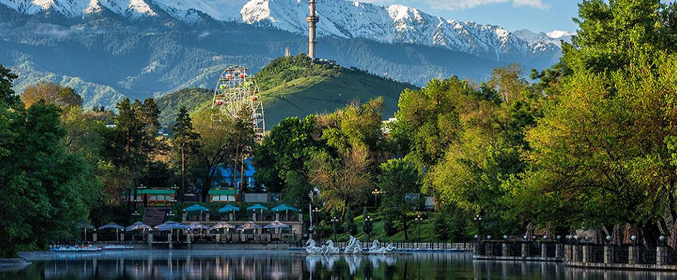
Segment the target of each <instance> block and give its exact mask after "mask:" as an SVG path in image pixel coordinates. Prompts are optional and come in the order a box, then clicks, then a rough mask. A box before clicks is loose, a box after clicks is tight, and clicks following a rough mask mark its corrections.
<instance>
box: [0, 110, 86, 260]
mask: <svg viewBox="0 0 677 280" xmlns="http://www.w3.org/2000/svg"><path fill="white" fill-rule="evenodd" d="M2 106H3V105H0V107H2ZM0 109H4V110H2V111H1V112H0V116H2V119H3V122H0V123H4V121H9V122H10V123H11V124H12V125H11V126H10V127H5V129H4V130H5V131H4V132H8V131H6V130H7V128H9V129H10V130H11V131H9V133H6V134H5V133H3V134H4V135H6V136H8V137H7V138H5V139H4V140H5V141H2V146H3V149H0V151H4V152H2V153H0V159H1V160H2V161H3V165H0V186H2V191H3V195H2V196H0V204H1V205H2V209H3V218H2V219H0V234H2V235H3V237H4V238H3V239H2V241H0V255H3V256H11V255H14V254H15V253H16V251H17V250H35V249H40V248H44V247H45V246H46V244H47V242H50V241H51V240H52V238H54V239H58V238H70V237H73V233H74V232H73V230H74V229H75V228H76V223H77V222H78V221H82V220H86V219H87V214H88V209H90V208H91V206H92V205H91V204H90V203H93V201H95V200H96V199H95V198H96V197H97V196H98V192H99V184H98V183H97V182H96V181H95V180H90V179H89V178H91V177H93V174H92V170H91V169H90V168H88V165H87V164H86V161H84V160H83V159H82V158H81V157H79V156H77V155H69V154H67V153H66V152H65V148H64V146H63V144H62V143H61V141H62V139H63V137H64V136H65V133H66V132H65V130H64V129H63V128H62V126H61V123H60V114H61V112H60V110H59V109H58V108H57V107H55V106H53V105H48V104H46V103H45V102H44V101H40V102H38V103H35V104H33V106H31V107H30V108H29V109H28V110H25V111H13V112H11V111H8V110H6V107H4V108H0ZM0 132H3V131H2V125H0Z"/></svg>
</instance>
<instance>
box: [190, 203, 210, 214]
mask: <svg viewBox="0 0 677 280" xmlns="http://www.w3.org/2000/svg"><path fill="white" fill-rule="evenodd" d="M185 210H186V212H194V211H200V212H206V211H209V209H207V207H204V206H202V205H200V204H197V203H196V204H193V206H190V207H188V208H186V209H185Z"/></svg>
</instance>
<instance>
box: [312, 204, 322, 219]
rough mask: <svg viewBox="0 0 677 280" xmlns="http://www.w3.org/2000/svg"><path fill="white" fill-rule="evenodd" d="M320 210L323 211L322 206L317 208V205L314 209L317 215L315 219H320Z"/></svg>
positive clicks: (313, 211)
mask: <svg viewBox="0 0 677 280" xmlns="http://www.w3.org/2000/svg"><path fill="white" fill-rule="evenodd" d="M320 211H321V210H320V208H317V207H315V209H313V210H312V215H313V216H315V219H316V220H318V221H319V220H320V216H319V215H320V214H319V213H320Z"/></svg>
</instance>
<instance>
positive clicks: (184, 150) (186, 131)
mask: <svg viewBox="0 0 677 280" xmlns="http://www.w3.org/2000/svg"><path fill="white" fill-rule="evenodd" d="M199 137H200V135H199V134H197V133H196V132H195V130H194V129H193V121H192V120H191V118H190V116H189V115H188V110H187V109H186V107H181V109H180V111H179V114H178V115H177V116H176V124H175V125H174V153H175V154H177V155H178V160H179V161H180V165H181V193H182V194H184V193H185V192H186V170H187V168H188V166H189V165H190V164H191V160H192V155H193V153H195V151H196V150H197V149H198V148H199V142H198V139H199ZM181 198H182V199H183V196H181Z"/></svg>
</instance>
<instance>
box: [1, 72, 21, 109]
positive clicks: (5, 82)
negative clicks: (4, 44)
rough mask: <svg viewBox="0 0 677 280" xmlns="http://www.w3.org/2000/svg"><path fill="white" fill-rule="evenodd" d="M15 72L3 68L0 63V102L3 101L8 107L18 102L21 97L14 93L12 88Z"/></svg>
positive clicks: (15, 76)
mask: <svg viewBox="0 0 677 280" xmlns="http://www.w3.org/2000/svg"><path fill="white" fill-rule="evenodd" d="M18 77H19V76H17V75H16V74H14V73H12V71H11V70H10V69H8V68H5V67H4V66H2V64H0V102H3V103H5V105H6V106H8V107H13V106H15V105H17V104H19V103H20V101H21V99H20V98H19V96H18V95H16V94H14V90H13V89H12V83H13V82H14V80H15V79H16V78H18Z"/></svg>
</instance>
